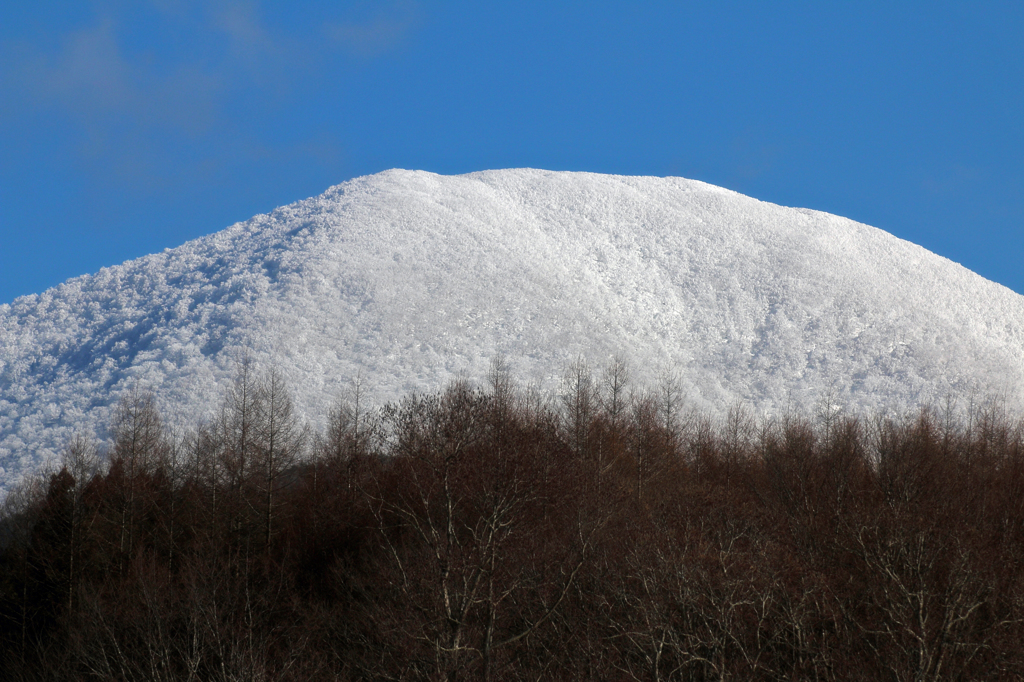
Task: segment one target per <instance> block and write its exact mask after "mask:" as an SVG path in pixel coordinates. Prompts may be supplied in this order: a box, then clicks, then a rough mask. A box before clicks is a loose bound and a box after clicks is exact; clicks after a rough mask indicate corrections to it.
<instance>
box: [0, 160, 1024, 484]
mask: <svg viewBox="0 0 1024 682" xmlns="http://www.w3.org/2000/svg"><path fill="white" fill-rule="evenodd" d="M247 348H248V349H250V350H251V351H252V352H253V353H254V355H255V356H256V357H257V359H258V360H259V361H261V362H263V363H270V362H272V363H274V364H276V365H277V366H278V367H279V368H280V369H281V370H282V371H283V372H284V374H285V376H286V378H287V379H288V381H289V384H290V387H291V389H292V391H293V392H294V394H295V397H296V403H297V406H298V407H299V408H300V409H301V410H302V411H303V412H304V413H305V414H306V415H308V416H309V418H310V419H311V420H312V421H313V422H314V423H318V422H319V421H321V420H322V418H323V416H324V414H325V413H326V411H327V408H328V406H329V405H330V403H331V402H332V401H333V400H334V399H335V398H336V397H337V396H338V395H339V394H341V393H343V392H344V391H345V390H346V388H347V387H348V386H349V383H350V381H351V379H352V378H353V377H354V376H356V375H357V374H361V375H362V376H363V378H364V380H365V383H366V385H367V386H368V387H369V390H370V395H371V397H372V398H373V399H375V400H376V401H378V402H380V401H385V400H391V399H395V398H398V397H400V396H402V395H403V394H405V393H407V392H410V391H413V390H435V389H437V388H440V387H442V386H443V385H444V384H445V383H446V382H447V381H448V380H449V379H451V378H452V377H454V376H457V375H461V376H466V377H469V378H471V379H474V378H480V377H482V376H483V375H484V374H485V373H486V369H487V367H488V364H489V362H490V359H491V358H492V357H494V356H495V355H496V354H499V353H500V354H503V355H504V356H506V358H507V359H508V360H509V361H510V363H511V364H512V366H513V368H514V369H515V370H516V371H517V373H518V375H519V376H520V377H521V378H524V379H526V380H531V381H536V382H539V383H540V384H542V385H543V386H546V387H548V388H551V389H554V388H555V387H556V386H557V379H558V377H559V376H560V375H561V374H562V371H563V369H564V368H565V366H566V365H567V364H568V363H569V362H570V361H571V360H572V359H573V358H575V357H577V356H579V355H583V356H584V357H586V358H587V359H588V360H589V362H590V363H591V364H592V365H593V366H595V367H600V366H601V365H602V364H604V363H605V362H607V360H608V359H609V358H610V357H611V356H612V355H614V354H619V355H622V356H623V357H625V358H627V359H628V360H629V361H630V363H631V364H632V366H633V368H634V374H638V375H639V377H638V378H639V379H640V380H641V381H648V382H651V383H653V382H655V381H656V380H657V378H658V376H659V374H661V373H662V372H665V371H669V370H675V371H678V372H679V373H680V374H681V376H682V379H683V383H684V386H685V389H686V392H687V396H688V399H689V401H690V402H691V404H693V405H696V406H698V407H701V408H703V409H707V410H710V411H712V412H719V413H720V412H721V411H722V410H724V409H727V408H728V407H730V406H731V405H733V404H736V403H740V402H742V403H745V404H746V405H748V406H749V407H751V408H752V409H754V410H755V411H764V412H772V411H777V410H782V409H813V406H814V405H816V404H817V403H818V402H819V401H820V400H821V397H822V394H823V392H824V391H826V390H828V387H832V389H833V390H838V392H839V393H840V397H841V400H842V401H843V403H844V404H846V405H847V406H848V407H849V408H850V409H852V410H871V411H873V410H889V411H902V410H906V409H912V408H913V407H914V406H917V405H920V404H922V403H927V402H933V403H938V402H941V401H942V400H943V399H944V398H945V396H946V395H947V394H951V393H952V394H967V393H977V394H982V395H993V394H998V395H1001V396H1004V397H1005V399H1006V401H1007V404H1008V406H1009V407H1011V408H1014V409H1019V408H1020V407H1021V405H1022V398H1021V388H1022V387H1024V297H1022V296H1020V295H1018V294H1015V293H1014V292H1012V291H1010V290H1009V289H1006V288H1005V287H1002V286H1000V285H998V284H995V283H993V282H990V281H987V280H985V279H983V278H981V277H980V276H978V275H976V274H974V273H972V272H970V271H968V270H966V269H965V268H963V267H961V266H959V265H957V264H955V263H953V262H951V261H949V260H946V259H945V258H941V257H939V256H937V255H935V254H933V253H930V252H928V251H926V250H925V249H923V248H921V247H919V246H916V245H914V244H911V243H909V242H906V241H902V240H900V239H897V238H895V237H893V236H892V235H890V234H887V233H885V232H883V231H881V230H878V229H875V228H872V227H868V226H866V225H862V224H859V223H855V222H853V221H850V220H846V219H844V218H839V217H836V216H833V215H828V214H825V213H820V212H815V211H809V210H801V209H792V208H784V207H780V206H776V205H773V204H769V203H764V202H760V201H757V200H755V199H751V198H748V197H745V196H742V195H740V194H736V193H734V192H730V191H727V190H723V189H720V188H717V187H713V186H710V185H707V184H704V183H701V182H696V181H691V180H684V179H680V178H650V177H619V176H605V175H594V174H587V173H555V172H546V171H538V170H502V171H488V172H482V173H473V174H470V175H463V176H453V177H446V176H438V175H434V174H431V173H425V172H413V171H403V170H393V171H387V172H385V173H380V174H378V175H374V176H369V177H363V178H358V179H355V180H352V181H350V182H347V183H345V184H342V185H338V186H337V187H333V188H331V189H330V190H328V191H327V192H325V193H324V194H322V195H321V196H318V197H314V198H311V199H307V200H305V201H300V202H298V203H295V204H292V205H290V206H285V207H282V208H279V209H277V210H275V211H274V212H273V213H271V214H270V215H259V216H256V217H254V218H252V219H251V220H249V221H246V222H244V223H239V224H237V225H234V226H232V227H230V228H228V229H226V230H224V231H222V232H218V233H216V234H213V235H210V236H207V237H204V238H201V239H197V240H195V241H192V242H189V243H187V244H185V245H183V246H181V247H178V248H176V249H170V250H167V251H165V252H163V253H160V254H154V255H151V256H147V257H145V258H140V259H137V260H133V261H129V262H127V263H124V264H122V265H119V266H116V267H111V268H105V269H103V270H101V271H100V272H98V273H96V274H95V275H89V276H84V277H78V278H76V279H72V280H69V281H68V282H66V283H64V284H62V285H60V286H58V287H56V288H54V289H51V290H49V291H46V292H44V293H42V294H38V295H33V296H25V297H22V298H19V299H17V300H15V301H14V302H13V303H11V304H9V305H0V490H2V488H3V487H4V486H5V485H7V484H9V483H10V482H12V481H13V480H15V479H16V478H17V477H18V476H20V475H21V474H22V473H24V472H26V471H29V470H31V469H33V468H34V467H37V466H39V464H40V463H41V462H42V461H44V460H45V459H46V458H48V457H52V456H53V455H54V454H55V453H57V452H59V450H60V449H61V447H62V446H63V443H64V442H65V441H66V439H67V438H68V437H69V436H70V435H71V434H72V433H73V432H75V431H76V430H85V431H92V432H93V433H95V434H96V435H97V436H99V437H101V438H103V437H104V436H105V430H106V424H107V422H108V419H109V415H110V412H111V404H112V403H116V401H117V399H118V396H119V395H120V394H121V392H123V391H124V390H126V389H127V388H128V387H130V385H131V384H132V383H133V382H134V381H136V380H137V381H139V382H141V384H142V385H144V386H147V387H150V388H152V389H153V390H154V391H155V392H156V394H157V396H158V398H159V403H160V405H161V407H162V409H163V410H164V412H165V416H166V417H168V421H169V422H170V423H171V424H176V425H185V424H188V423H192V422H194V421H195V420H196V419H200V418H203V417H205V416H208V414H207V413H200V414H191V413H182V412H180V411H175V410H180V409H181V408H183V407H188V408H191V409H195V408H198V407H202V408H203V409H210V410H212V409H213V408H215V407H216V405H217V404H218V403H219V401H220V396H221V393H222V390H223V388H224V387H225V386H226V385H227V384H228V382H229V381H230V379H231V376H232V374H233V367H234V363H235V362H236V360H238V359H239V358H240V357H241V355H242V354H243V353H244V352H245V349H247Z"/></svg>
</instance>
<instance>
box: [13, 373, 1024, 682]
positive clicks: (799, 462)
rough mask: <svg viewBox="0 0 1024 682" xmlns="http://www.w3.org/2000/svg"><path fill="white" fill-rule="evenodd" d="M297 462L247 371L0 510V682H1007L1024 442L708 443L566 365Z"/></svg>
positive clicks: (328, 437) (1020, 547)
mask: <svg viewBox="0 0 1024 682" xmlns="http://www.w3.org/2000/svg"><path fill="white" fill-rule="evenodd" d="M351 398H352V399H351V400H349V401H346V402H342V403H339V404H338V405H337V406H336V408H335V409H334V410H333V412H332V414H331V418H330V423H329V426H328V428H327V429H326V431H325V432H323V433H314V432H312V431H311V430H310V429H308V428H306V427H304V426H303V424H302V423H301V421H300V420H299V419H298V418H297V416H296V415H295V413H294V412H293V410H292V407H291V400H290V398H289V395H288V392H287V390H286V387H285V386H284V383H283V381H282V380H281V377H280V376H279V375H278V374H277V373H276V372H274V371H273V370H270V371H269V372H265V373H264V372H259V371H257V370H256V368H254V367H253V365H252V364H251V363H249V362H245V363H243V364H242V365H241V366H240V368H239V371H238V376H237V379H236V381H235V384H234V386H233V387H232V389H231V390H230V391H229V392H228V394H227V395H226V396H225V399H224V402H223V405H222V408H221V411H220V413H219V416H218V417H217V419H215V420H213V421H212V422H211V423H209V424H205V425H201V426H199V427H197V428H196V429H195V430H194V431H192V432H190V433H187V434H180V435H177V436H175V435H173V434H169V433H168V432H167V431H166V430H165V429H164V428H163V427H162V425H161V421H160V418H159V415H158V413H157V410H156V408H155V405H154V400H153V397H152V396H151V395H149V394H147V393H146V392H144V391H142V390H136V391H133V392H132V393H131V394H129V395H128V396H127V397H126V398H125V399H124V400H122V402H121V404H120V406H119V408H118V410H117V413H116V416H115V418H114V421H113V424H112V426H111V433H112V442H113V445H112V446H111V448H110V450H109V452H107V453H104V455H103V456H100V454H99V453H98V452H97V448H96V445H95V444H94V443H92V442H90V441H89V440H88V439H86V438H81V437H80V438H76V439H74V440H73V441H72V442H71V443H69V444H68V447H67V449H66V452H65V456H64V460H63V466H62V467H61V468H60V470H59V471H57V472H55V473H53V474H52V475H50V476H48V477H47V478H44V479H40V480H39V481H36V482H35V483H34V484H32V483H30V484H26V485H25V486H23V487H22V488H20V489H19V490H17V491H15V492H14V493H12V494H11V495H9V496H8V498H7V499H6V510H5V512H4V515H3V517H2V523H0V671H2V673H0V675H2V676H3V677H4V678H5V679H12V680H43V679H83V678H89V677H92V678H97V679H109V680H290V679H382V680H385V679H390V680H420V679H431V680H457V679H458V680H461V679H480V680H506V679H508V680H511V679H520V678H522V679H532V680H536V679H586V680H593V679H608V680H653V681H659V680H726V679H766V680H796V679H800V680H805V679H808V680H849V679H872V680H874V679H892V680H941V679H951V680H952V679H968V678H969V679H1021V678H1022V677H1024V652H1022V648H1021V647H1020V646H1019V643H1020V642H1021V641H1024V428H1022V426H1021V424H1020V423H1019V422H1013V421H1011V420H1009V419H1007V418H1006V417H1004V416H1001V415H1000V414H999V413H998V412H997V411H995V410H988V411H980V412H972V414H971V419H970V421H969V422H961V421H959V420H956V419H953V418H951V417H950V416H949V415H948V414H945V415H943V416H942V417H941V418H940V417H938V416H936V415H935V414H934V413H933V412H931V411H927V410H925V411H923V412H921V413H920V414H919V415H917V416H915V417H914V418H909V419H904V420H899V421H894V420H889V419H884V418H877V419H868V420H865V419H856V418H851V417H842V416H841V415H837V414H835V413H834V412H833V411H832V409H831V407H829V409H827V410H823V411H822V413H821V414H819V415H814V416H811V417H808V418H801V417H799V416H791V417H786V418H782V419H777V420H769V419H765V420H760V421H758V420H754V419H753V418H751V417H750V416H749V415H747V414H745V413H744V412H743V411H742V410H733V411H732V412H730V414H729V416H728V419H726V420H725V421H724V422H723V423H721V424H715V423H714V422H713V421H711V420H710V419H707V418H704V417H701V416H699V415H695V414H692V413H686V412H685V411H684V410H683V409H682V400H681V396H680V395H679V392H678V390H677V389H676V388H675V387H674V385H673V384H672V383H671V382H665V383H664V384H663V385H662V387H661V388H660V389H659V390H658V391H656V392H644V391H640V390H637V391H633V390H631V389H630V384H629V373H628V371H627V368H626V366H625V364H624V363H622V362H620V361H616V362H615V363H613V364H612V366H611V367H610V368H609V369H608V370H607V371H606V372H605V373H603V374H602V375H601V376H600V378H599V379H595V377H594V376H593V375H592V374H591V372H590V371H589V370H588V369H587V367H586V366H585V365H584V364H583V363H577V364H575V365H574V366H572V367H571V368H570V370H569V371H568V372H567V375H566V381H565V390H564V392H563V394H562V395H561V396H559V397H558V398H557V399H553V400H548V399H545V398H543V397H541V396H538V395H537V394H536V393H532V392H530V391H524V390H520V389H519V388H518V387H517V386H516V385H515V383H514V381H513V378H512V377H511V376H510V374H509V372H508V370H507V368H506V367H505V366H504V365H503V364H502V363H501V362H500V361H499V362H496V363H495V364H494V366H493V368H492V373H491V376H490V380H489V383H488V385H487V387H485V388H483V389H473V388H471V387H469V386H468V385H466V384H463V383H459V384H454V385H452V386H450V387H449V388H447V389H446V390H445V391H443V392H441V393H438V394H436V395H418V396H411V397H409V398H407V399H405V400H404V401H402V402H401V403H399V404H396V405H390V406H386V407H384V408H383V409H380V410H375V411H369V410H366V409H365V406H364V405H362V404H361V403H362V401H361V399H360V394H359V391H358V387H357V389H356V391H355V392H354V394H353V396H352V397H351Z"/></svg>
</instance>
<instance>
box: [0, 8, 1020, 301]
mask: <svg viewBox="0 0 1024 682" xmlns="http://www.w3.org/2000/svg"><path fill="white" fill-rule="evenodd" d="M637 4H638V3H635V2H600V1H593V0H592V1H590V2H557V1H552V0H548V1H547V2H533V1H521V2H503V3H482V2H428V1H422V2H417V1H415V0H408V1H399V2H387V1H384V2H349V3H346V2H305V3H304V2H289V3H271V2H258V1H256V0H251V1H241V0H239V1H230V0H224V1H220V0H212V1H209V2H190V1H189V0H149V1H145V0H133V1H131V2H128V1H119V0H97V1H94V2H83V1H81V0H80V1H78V2H73V3H72V2H68V3H58V2H48V1H46V0H40V1H39V2H35V3H18V5H19V6H17V7H5V9H4V12H3V20H2V21H0V303H4V302H9V301H11V300H13V299H14V298H15V297H17V296H19V295H23V294H28V293H33V292H39V291H42V290H44V289H46V288H48V287H50V286H54V285H56V284H58V283H59V282H61V281H63V280H65V279H67V278H69V277H73V276H76V275H80V274H85V273H90V272H95V271H96V270H98V269H99V268H101V267H103V266H105V265H113V264H116V263H119V262H122V261H124V260H126V259H129V258H133V257H137V256H141V255H144V254H147V253H152V252H155V251H160V250H162V249H164V248H166V247H174V246H177V245H179V244H181V243H183V242H184V241H186V240H188V239H191V238H194V237H198V236H200V235H203V234H208V233H210V232H214V231H217V230H219V229H222V228H224V227H226V226H228V225H230V224H232V223H234V222H237V221H240V220H245V219H247V218H249V217H250V216H252V215H254V214H256V213H261V212H266V211H268V210H270V209H272V208H274V207H275V206H278V205H282V204H286V203H289V202H292V201H296V200H298V199H303V198H305V197H308V196H312V195H315V194H319V193H320V192H322V191H323V190H325V189H326V188H327V187H329V186H331V185H334V184H337V183H339V182H343V181H344V180H347V179H349V178H352V177H356V176H360V175H365V174H368V173H375V172H377V171H381V170H384V169H387V168H393V167H401V168H416V169H424V170H429V171H434V172H437V173H445V174H450V173H465V172H471V171H475V170H482V169H487V168H507V167H521V166H531V167H536V168H548V169H555V170H580V171H594V172H601V173H620V174H631V175H632V174H637V175H659V176H663V175H680V176H683V177H688V178H695V179H698V180H703V181H706V182H710V183H713V184H716V185H722V186H724V187H728V188H730V189H734V190H736V191H739V192H742V193H744V194H748V195H751V196H754V197H757V198H759V199H763V200H766V201H771V202H775V203H778V204H783V205H789V206H804V207H809V208H814V209H819V210H823V211H828V212H831V213H836V214H839V215H843V216H847V217H850V218H853V219H855V220H859V221H862V222H866V223H869V224H871V225H875V226H877V227H880V228H882V229H884V230H887V231H889V232H891V233H893V234H895V235H897V236H899V237H901V238H904V239H908V240H910V241H913V242H916V243H918V244H921V245H922V246H925V247H926V248H928V249H931V250H932V251H935V252H936V253H939V254H941V255H943V256H946V257H947V258H950V259H952V260H954V261H957V262H959V263H962V264H964V265H965V266H967V267H969V268H971V269H972V270H975V271H976V272H978V273H980V274H982V275H983V276H985V277H987V278H989V279H993V280H995V281H997V282H1000V283H1002V284H1004V285H1006V286H1008V287H1010V288H1012V289H1014V290H1015V291H1017V292H1020V293H1024V267H1022V266H1021V262H1022V260H1024V40H1022V39H1021V36H1024V3H1019V2H976V3H966V2H943V1H942V0H935V1H932V2H898V1H896V2H849V3H846V2H844V3H823V2H771V3H768V2H729V1H728V0H726V1H718V2H664V3H662V2H650V3H644V4H643V5H642V7H637Z"/></svg>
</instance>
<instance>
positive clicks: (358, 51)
mask: <svg viewBox="0 0 1024 682" xmlns="http://www.w3.org/2000/svg"><path fill="white" fill-rule="evenodd" d="M419 21H420V8H419V5H417V4H416V3H413V2H397V3H394V4H392V5H390V6H388V7H385V8H384V9H383V10H382V11H381V12H380V13H379V14H377V15H376V16H375V17H373V18H372V19H371V20H369V21H364V22H340V23H328V24H326V25H325V27H324V28H325V30H326V33H327V35H328V36H329V37H330V38H331V39H333V40H334V41H336V42H337V43H338V44H339V45H341V46H342V47H343V48H344V49H345V50H346V51H347V52H349V53H351V54H354V55H356V56H359V57H379V56H381V55H383V54H386V53H388V52H391V51H393V50H395V49H397V48H398V47H399V46H400V45H402V44H403V43H404V42H405V41H406V40H407V39H408V37H409V36H410V35H411V34H412V32H413V30H414V29H415V27H416V26H417V24H418V23H419Z"/></svg>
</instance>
